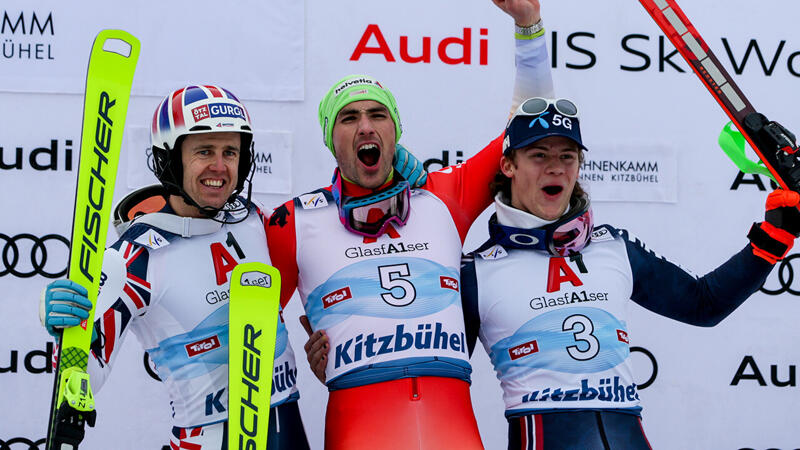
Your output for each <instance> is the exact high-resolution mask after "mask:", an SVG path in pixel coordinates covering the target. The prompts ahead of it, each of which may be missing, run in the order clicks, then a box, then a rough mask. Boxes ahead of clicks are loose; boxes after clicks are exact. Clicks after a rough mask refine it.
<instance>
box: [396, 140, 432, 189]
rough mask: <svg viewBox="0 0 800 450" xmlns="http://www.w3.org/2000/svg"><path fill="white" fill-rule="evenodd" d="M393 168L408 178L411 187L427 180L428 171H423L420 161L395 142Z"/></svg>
mask: <svg viewBox="0 0 800 450" xmlns="http://www.w3.org/2000/svg"><path fill="white" fill-rule="evenodd" d="M394 170H396V171H398V172H399V173H400V175H402V176H403V178H405V179H406V180H408V182H409V184H411V187H420V186H422V185H424V184H425V181H427V180H428V172H427V171H425V167H423V165H422V161H420V160H418V159H417V157H416V156H414V155H413V154H411V152H409V151H408V150H407V149H406V148H405V147H403V146H402V145H400V144H397V146H396V147H395V151H394Z"/></svg>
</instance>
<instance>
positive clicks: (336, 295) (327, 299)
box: [322, 286, 353, 309]
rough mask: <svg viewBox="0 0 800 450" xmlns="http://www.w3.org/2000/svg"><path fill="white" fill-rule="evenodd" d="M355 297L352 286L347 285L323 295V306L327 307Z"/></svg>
mask: <svg viewBox="0 0 800 450" xmlns="http://www.w3.org/2000/svg"><path fill="white" fill-rule="evenodd" d="M351 298H353V293H352V292H350V286H345V287H343V288H341V289H338V290H335V291H333V292H331V293H330V294H328V295H326V296H324V297H322V308H323V309H327V308H330V307H331V306H333V305H335V304H337V303H341V302H343V301H345V300H349V299H351Z"/></svg>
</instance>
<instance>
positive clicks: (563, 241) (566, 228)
mask: <svg viewBox="0 0 800 450" xmlns="http://www.w3.org/2000/svg"><path fill="white" fill-rule="evenodd" d="M593 227H594V222H593V217H592V209H591V207H590V205H589V201H588V198H586V197H581V198H579V199H578V202H577V203H576V204H575V205H574V206H573V207H572V208H570V210H569V211H568V212H567V213H566V214H564V215H563V216H562V217H561V218H560V219H558V220H556V221H555V222H553V223H551V224H547V225H544V226H542V227H539V228H516V227H512V226H508V225H503V224H501V223H499V222H498V221H497V215H496V214H495V215H493V216H492V218H491V219H490V220H489V234H490V235H491V237H492V239H493V240H494V241H495V242H497V243H498V244H500V245H502V246H504V247H508V248H518V249H523V250H544V251H546V252H548V253H550V254H551V255H554V256H569V255H571V254H573V253H579V252H580V251H581V250H583V249H584V248H585V247H586V246H587V245H588V244H589V240H590V238H591V236H592V229H593Z"/></svg>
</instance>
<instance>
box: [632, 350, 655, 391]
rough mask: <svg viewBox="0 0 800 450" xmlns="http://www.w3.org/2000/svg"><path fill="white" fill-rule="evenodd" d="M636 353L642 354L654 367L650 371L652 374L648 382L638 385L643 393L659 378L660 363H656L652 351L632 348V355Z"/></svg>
mask: <svg viewBox="0 0 800 450" xmlns="http://www.w3.org/2000/svg"><path fill="white" fill-rule="evenodd" d="M635 352H638V353H641V354H643V355H644V356H646V357H647V359H648V360H649V361H650V364H651V366H652V367H651V369H650V370H649V371H648V372H650V376H649V377H648V378H647V380H645V382H644V383H636V388H637V389H639V390H640V391H641V390H644V389H647V388H649V387H650V385H651V384H653V382H654V381H656V377H657V376H658V362H656V357H655V355H653V353H652V352H650V350H648V349H646V348H644V347H631V353H635Z"/></svg>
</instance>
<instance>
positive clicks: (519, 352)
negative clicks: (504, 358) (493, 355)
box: [508, 339, 539, 361]
mask: <svg viewBox="0 0 800 450" xmlns="http://www.w3.org/2000/svg"><path fill="white" fill-rule="evenodd" d="M538 352H539V344H538V343H537V342H536V339H534V340H532V341H528V342H526V343H524V344H521V345H518V346H516V347H511V348H510V349H508V356H510V357H511V360H512V361H514V360H515V359H520V358H522V357H524V356H528V355H532V354H534V353H538Z"/></svg>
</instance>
